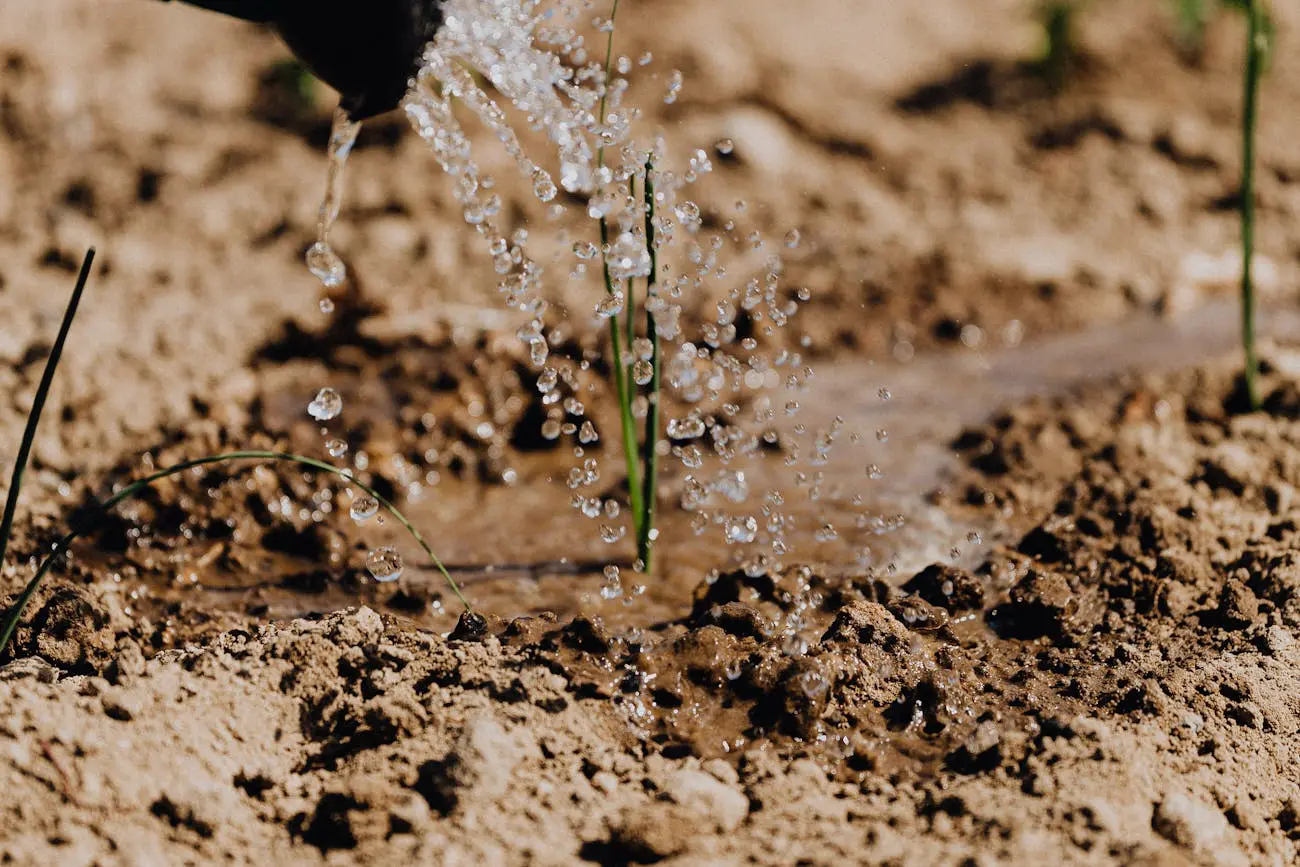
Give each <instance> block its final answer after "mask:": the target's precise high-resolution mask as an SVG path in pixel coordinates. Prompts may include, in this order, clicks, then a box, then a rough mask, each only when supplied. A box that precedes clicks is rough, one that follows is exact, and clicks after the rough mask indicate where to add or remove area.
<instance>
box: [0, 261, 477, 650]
mask: <svg viewBox="0 0 1300 867" xmlns="http://www.w3.org/2000/svg"><path fill="white" fill-rule="evenodd" d="M94 261H95V251H94V250H93V249H92V250H90V251H88V252H87V253H86V258H85V260H84V262H83V263H82V266H81V274H80V276H79V277H78V278H77V285H76V288H75V289H74V290H73V293H72V297H71V299H70V300H69V302H68V306H67V309H66V310H65V311H64V314H63V322H62V325H61V326H60V328H59V334H58V337H57V338H56V339H55V341H54V346H53V347H52V348H51V350H50V355H49V358H47V359H46V361H45V371H44V373H43V374H42V375H41V381H40V384H39V385H38V386H37V389H36V396H35V398H34V399H33V401H32V411H31V412H30V413H29V414H28V416H27V424H26V427H25V429H24V431H23V438H22V442H21V444H20V446H19V448H18V455H17V457H16V458H15V460H14V468H13V474H12V476H11V477H10V481H9V493H8V496H7V498H6V501H5V510H4V515H3V518H0V564H3V563H4V557H5V554H6V553H7V551H8V548H9V540H10V537H11V535H12V531H13V522H14V514H15V512H16V511H17V507H18V497H19V492H20V490H21V489H22V483H23V474H24V472H25V470H26V468H27V462H28V460H29V458H30V456H31V450H32V444H33V443H34V442H35V439H36V430H37V427H38V426H39V424H40V417H41V411H42V410H43V409H44V407H45V401H46V398H47V397H48V396H49V391H50V386H51V385H52V384H53V382H54V373H55V370H56V369H57V368H58V364H59V359H60V357H61V356H62V354H63V347H64V344H65V343H66V342H67V337H68V332H69V330H70V329H71V328H72V321H73V319H74V318H75V317H76V314H77V307H78V305H79V304H80V302H81V296H82V293H83V292H84V291H85V288H86V283H87V281H88V280H89V278H90V269H91V266H92V264H93V263H94ZM248 460H256V461H281V462H288V463H293V464H297V465H299V466H303V467H307V468H309V469H313V470H317V471H319V472H323V473H329V474H331V475H334V476H337V477H338V478H340V479H342V480H343V481H345V482H346V483H348V484H349V485H354V486H356V487H357V488H359V489H360V490H362V491H364V492H365V493H366V494H367V495H368V496H370V497H373V498H374V499H375V501H376V502H378V503H379V504H380V506H381V507H383V508H384V509H385V510H386V511H387V512H388V513H389V514H390V515H392V516H393V518H394V519H395V520H396V521H397V522H398V523H399V524H401V525H402V527H403V528H405V529H406V531H407V532H408V533H409V534H410V535H411V537H412V538H413V539H414V540H415V542H416V544H418V545H419V546H420V548H421V549H422V550H423V551H424V553H425V554H426V555H428V557H429V559H430V560H431V561H432V562H433V565H434V566H435V568H437V570H438V571H439V572H440V573H442V576H443V578H445V579H446V580H447V584H448V585H449V586H450V587H451V590H452V592H453V593H454V594H455V595H456V598H457V599H459V600H460V602H461V604H462V605H464V606H465V610H467V611H469V610H472V607H471V606H470V604H469V601H468V600H467V599H466V598H465V596H464V595H463V594H462V593H461V590H460V587H459V586H458V585H457V584H456V582H455V580H454V579H452V577H451V574H450V573H449V572H448V571H447V568H446V567H445V566H444V565H443V563H442V561H441V560H439V559H438V556H437V555H436V554H434V552H433V548H432V547H430V545H429V543H428V542H426V541H425V539H424V537H423V536H422V535H421V534H420V532H419V531H418V530H417V529H416V528H415V526H414V525H413V524H412V523H411V522H410V521H409V520H408V519H407V518H406V516H405V515H403V514H402V513H401V512H400V511H398V509H397V507H396V506H394V505H393V504H392V503H391V502H390V501H389V500H388V499H386V498H385V497H384V496H383V495H381V494H380V493H379V492H378V491H376V490H375V489H374V488H372V487H370V486H369V485H366V484H364V483H362V482H360V481H358V480H357V479H356V478H355V477H354V476H353V474H352V472H351V471H350V470H347V469H341V468H339V467H336V466H333V465H331V464H327V463H325V462H324V461H318V460H316V459H315V458H309V457H304V456H302V455H295V454H289V453H285V452H272V451H235V452H227V453H225V454H218V455H209V456H207V457H202V458H195V459H193V460H188V461H183V462H181V463H178V464H176V465H174V466H170V467H166V468H164V469H161V470H158V471H157V472H155V473H152V474H150V475H148V476H146V477H144V478H142V479H137V480H136V481H134V482H131V483H130V484H128V485H126V486H125V487H123V488H122V490H120V491H118V492H117V493H115V494H114V495H113V496H111V497H109V498H108V499H106V500H104V501H102V502H100V503H96V504H95V507H94V508H93V509H92V511H91V513H90V514H91V519H90V520H88V521H81V522H78V524H77V526H75V527H73V528H71V529H70V530H69V531H68V532H67V533H66V534H65V535H64V536H63V537H62V538H60V539H59V540H58V541H57V542H55V544H54V545H53V546H52V547H51V549H50V551H49V553H47V554H46V555H45V558H44V559H43V560H42V561H41V563H40V565H39V566H38V567H37V569H36V573H35V575H33V576H32V578H31V580H30V581H28V582H27V585H26V587H24V588H23V591H22V592H21V593H20V594H19V595H18V598H17V599H16V600H15V601H14V603H13V604H12V605H11V606H10V607H9V611H8V612H7V613H6V614H5V616H4V619H3V621H2V622H0V653H3V652H4V650H5V648H6V647H7V646H8V644H9V642H10V640H11V639H12V638H13V635H14V632H15V631H17V629H18V623H19V620H20V618H21V617H22V613H23V610H24V609H25V608H26V607H27V604H28V603H29V602H30V601H31V599H32V596H34V595H35V593H36V591H37V589H38V588H39V587H40V585H41V581H42V580H43V579H44V578H45V576H46V575H47V574H48V573H49V571H50V570H51V569H52V568H53V567H54V565H55V563H57V562H58V560H59V558H60V557H62V556H63V555H64V554H65V553H67V551H68V549H69V547H70V546H71V545H72V543H73V542H75V541H76V540H77V539H78V538H80V537H81V536H83V535H85V534H86V533H87V532H89V531H90V530H91V529H93V528H94V525H95V519H96V518H100V517H102V516H104V515H106V514H108V513H109V512H110V511H112V510H113V509H114V508H116V507H117V506H118V505H120V504H121V503H123V502H124V501H126V500H129V499H131V498H133V497H135V496H137V495H139V494H141V493H143V492H144V491H145V490H146V489H148V488H149V487H151V486H152V485H154V484H156V483H157V482H160V481H162V480H163V479H166V478H170V477H172V476H175V475H179V474H180V473H183V472H185V471H187V470H190V469H193V468H195V467H203V466H209V465H212V464H224V463H229V462H232V461H248Z"/></svg>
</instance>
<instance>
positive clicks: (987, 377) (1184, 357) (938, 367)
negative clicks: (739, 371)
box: [188, 301, 1300, 630]
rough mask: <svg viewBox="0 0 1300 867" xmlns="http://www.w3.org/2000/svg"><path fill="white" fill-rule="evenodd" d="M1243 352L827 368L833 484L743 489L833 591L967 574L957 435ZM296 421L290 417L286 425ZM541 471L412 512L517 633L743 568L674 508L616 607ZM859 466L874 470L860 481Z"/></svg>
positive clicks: (684, 607)
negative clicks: (1037, 399)
mask: <svg viewBox="0 0 1300 867" xmlns="http://www.w3.org/2000/svg"><path fill="white" fill-rule="evenodd" d="M1261 327H1262V331H1263V333H1264V335H1265V336H1266V337H1267V336H1282V335H1286V334H1293V333H1297V332H1298V331H1300V314H1298V313H1296V312H1294V311H1282V310H1276V311H1267V312H1266V314H1265V315H1264V316H1263V317H1262V319H1261ZM1236 340H1237V333H1236V307H1235V305H1234V304H1233V303H1231V302H1227V301H1224V302H1217V301H1216V302H1213V303H1211V304H1209V305H1207V306H1205V307H1203V308H1201V309H1200V310H1198V311H1195V312H1193V313H1190V314H1188V315H1186V316H1184V317H1181V318H1179V319H1176V320H1164V319H1156V318H1142V319H1137V320H1134V321H1131V322H1127V323H1121V324H1118V325H1113V326H1107V327H1103V328H1097V329H1091V330H1087V331H1082V332H1078V333H1073V334H1067V335H1061V336H1053V337H1045V338H1041V339H1032V338H1031V339H1028V340H1026V341H1025V342H1024V343H1022V344H1021V345H1019V346H1015V347H1005V348H997V349H993V350H989V351H978V352H976V351H970V352H960V353H948V354H941V355H933V356H922V357H919V358H917V359H915V360H914V361H912V362H910V363H908V364H894V363H890V364H872V363H863V362H847V363H846V362H839V363H823V364H820V365H818V366H817V369H816V374H815V376H814V377H813V378H812V379H811V380H810V381H809V382H808V384H807V386H806V388H805V390H804V392H803V394H802V395H801V398H800V400H801V403H802V405H803V408H802V411H801V413H800V415H799V418H798V421H799V422H800V423H801V424H804V425H807V426H809V427H812V426H814V425H820V426H829V425H832V424H834V423H835V420H836V418H838V419H839V425H838V427H839V432H840V433H839V435H838V439H837V442H836V443H835V445H834V447H833V448H831V449H830V450H829V451H828V452H827V455H826V460H825V463H824V464H823V465H821V466H819V467H817V471H819V472H821V473H822V474H823V476H824V480H823V481H822V482H821V483H820V484H817V485H814V486H811V490H816V491H817V494H816V499H814V498H813V497H812V496H810V487H809V486H804V487H794V486H792V485H790V482H789V477H790V473H789V469H788V468H787V467H785V466H784V464H783V462H782V461H781V459H780V457H779V453H775V452H774V453H773V454H772V456H771V459H770V460H758V461H755V462H753V463H752V464H751V466H749V467H747V468H746V473H747V474H748V476H749V480H750V484H751V485H753V486H754V487H760V486H763V485H769V486H770V485H782V484H784V485H785V486H786V490H787V491H788V497H789V500H790V502H788V504H787V507H788V510H789V512H790V513H791V514H792V515H794V516H795V529H794V531H793V532H792V533H791V534H790V536H789V539H790V549H791V550H790V553H789V555H788V558H787V562H789V563H800V564H809V565H811V566H813V567H814V568H815V569H820V570H821V571H822V572H823V573H824V574H827V575H835V574H863V573H867V572H868V571H870V572H873V573H874V574H875V575H877V576H878V577H881V578H884V579H885V580H888V581H890V582H891V583H901V582H902V581H904V580H906V579H907V578H908V577H910V576H911V575H912V574H914V573H915V572H917V571H919V570H920V569H922V568H923V567H925V566H926V565H929V564H930V563H934V562H950V563H955V564H958V565H964V566H968V567H969V566H973V565H975V564H976V563H977V562H978V561H979V560H980V559H982V557H983V553H984V549H985V547H986V545H987V543H988V542H990V541H994V540H996V539H997V538H998V533H999V530H998V527H997V526H994V525H991V524H982V525H976V524H972V523H969V522H967V521H965V520H958V519H954V518H953V517H952V516H950V515H948V514H947V513H945V512H944V511H943V510H942V509H940V508H938V507H937V506H935V505H933V504H932V503H931V502H930V501H929V500H930V497H929V495H930V494H931V492H932V491H933V490H934V489H935V488H937V487H939V486H941V485H942V484H943V483H944V480H945V478H946V477H947V476H948V475H949V474H950V473H951V472H952V470H953V469H954V466H955V465H954V461H955V457H954V454H953V452H952V450H951V448H950V444H951V442H952V440H953V439H954V438H955V437H956V436H957V435H958V434H959V433H960V432H961V431H962V429H963V428H965V427H968V426H972V425H978V424H981V423H984V422H985V421H987V420H988V419H989V418H990V417H991V416H992V415H993V414H994V413H996V412H997V411H999V410H1000V409H1002V408H1004V407H1006V406H1008V405H1011V404H1015V403H1017V402H1019V401H1022V400H1025V399H1027V398H1030V397H1033V396H1040V395H1041V396H1046V395H1065V394H1069V393H1070V392H1071V391H1072V390H1074V389H1077V388H1080V387H1082V386H1084V385H1086V384H1088V383H1095V382H1100V381H1104V380H1107V379H1110V378H1113V377H1115V376H1118V375H1120V374H1123V373H1128V372H1132V373H1144V372H1160V371H1164V370H1173V369H1177V368H1182V367H1189V366H1194V365H1196V364H1198V363H1202V362H1204V361H1206V360H1207V359H1208V358H1210V357H1212V356H1214V355H1219V354H1223V353H1229V352H1232V351H1233V350H1234V348H1235V346H1236ZM882 394H887V395H888V399H882ZM296 409H297V407H296V404H295V405H294V406H292V407H288V406H287V407H286V409H285V411H286V412H292V411H295V410H296ZM855 433H856V434H857V436H856V437H854V438H853V440H851V437H853V434H855ZM547 461H549V462H550V463H551V464H553V465H554V466H553V467H549V468H548V464H547V463H542V464H540V465H539V466H535V467H533V468H532V470H531V471H530V472H529V473H528V474H527V477H526V478H525V479H521V481H520V482H519V483H518V484H517V485H515V486H503V485H495V486H492V485H482V484H475V483H468V482H459V481H452V480H449V481H446V482H444V483H442V484H441V485H439V486H438V487H437V488H434V489H431V491H430V492H429V493H428V494H427V495H426V496H425V497H423V498H421V499H420V500H418V501H416V502H413V503H408V504H407V505H406V506H405V507H404V508H405V511H406V513H407V515H408V516H409V517H410V518H411V519H412V521H413V522H414V523H415V524H416V526H417V527H418V528H419V529H420V530H421V532H423V533H424V534H425V535H426V537H427V538H428V539H429V540H430V541H431V543H432V544H433V546H434V548H435V550H437V551H438V552H439V555H440V556H441V557H442V558H443V559H444V560H445V562H447V564H448V565H449V567H450V568H451V569H452V573H453V575H454V576H455V577H456V579H457V580H458V581H459V582H460V583H461V584H462V586H464V587H465V589H466V592H467V594H468V595H469V597H470V599H471V600H472V601H473V602H474V604H475V605H476V606H477V607H479V608H480V609H482V610H484V611H487V612H490V613H492V614H495V615H498V616H501V617H504V618H507V619H509V618H511V617H514V616H519V615H530V614H536V613H539V612H542V611H551V612H554V613H556V614H557V615H559V616H560V617H561V618H564V617H566V616H572V615H575V614H578V613H582V612H585V613H590V614H599V615H600V616H601V617H602V618H603V619H604V620H605V621H606V622H607V623H608V624H609V625H610V626H613V627H644V626H647V625H652V624H658V623H663V622H667V621H670V620H673V619H676V618H679V617H681V616H683V615H685V614H686V613H687V612H689V610H690V608H691V604H692V593H693V591H694V590H695V589H696V587H697V586H698V585H699V584H700V581H701V579H702V578H704V577H705V576H707V575H708V574H709V573H710V572H715V573H716V572H726V571H728V570H729V569H734V568H737V567H739V566H740V565H741V564H742V563H743V562H745V551H744V549H743V546H737V547H733V546H726V545H723V544H720V543H719V540H718V539H717V538H716V537H714V536H712V535H704V536H697V535H696V534H695V533H694V532H693V530H692V528H691V526H690V523H689V516H688V515H687V514H686V513H684V512H683V511H682V510H680V509H674V508H671V507H669V508H666V509H665V510H664V513H663V520H662V536H661V539H662V542H661V544H660V547H659V558H660V559H659V563H658V565H657V567H656V574H655V575H653V576H650V577H645V576H637V580H638V581H640V582H643V583H641V584H634V585H631V588H632V589H631V592H629V593H627V594H625V595H624V596H623V597H621V598H618V599H603V598H602V597H601V593H600V590H601V587H602V585H603V584H604V583H605V575H604V570H605V569H606V568H607V567H608V566H610V565H617V564H619V563H620V562H622V561H625V560H628V559H630V545H629V544H627V543H624V544H621V545H613V546H611V545H609V544H606V543H605V542H603V541H602V540H601V539H600V537H599V535H598V533H597V532H596V528H595V525H594V524H593V522H592V521H591V520H589V519H587V518H585V517H584V516H583V515H582V514H581V513H580V512H578V511H575V510H574V509H573V508H572V506H571V504H570V496H571V492H570V491H569V489H568V488H567V487H566V486H565V484H564V483H563V474H564V473H566V472H567V471H568V469H569V462H568V461H566V460H564V459H563V458H561V459H559V460H556V459H555V457H551V458H548V459H547ZM864 467H868V468H872V471H869V472H867V473H865V474H864V471H863V470H864ZM676 481H677V480H676V479H674V478H673V477H672V476H671V475H670V476H669V477H668V478H667V479H666V480H665V491H666V494H665V501H666V502H669V503H671V502H672V501H673V499H674V498H675V497H676V496H678V494H677V493H676V491H677V488H676V487H675V482H676ZM828 527H833V528H834V529H833V531H829V532H828V530H827V528H828ZM366 535H367V542H368V543H369V544H372V545H379V544H393V545H396V546H404V545H406V544H407V541H408V540H405V539H404V538H403V536H402V535H401V533H400V531H399V530H398V529H396V528H395V527H393V526H391V522H390V525H386V526H381V527H377V528H375V527H372V528H371V529H370V530H368V531H367V533H366ZM622 565H623V567H624V568H625V569H626V567H627V565H628V564H627V563H626V562H622ZM272 568H274V567H273V566H272ZM628 571H629V572H630V570H628ZM204 583H205V586H206V585H207V582H206V581H205V582H204ZM443 590H444V587H443V580H442V577H441V576H440V575H439V574H438V573H437V572H436V571H434V570H433V569H432V568H431V567H428V568H427V567H426V566H425V565H424V564H422V563H420V562H419V561H418V560H417V559H416V558H415V557H414V556H412V557H411V558H410V560H409V561H408V565H407V569H406V571H405V574H404V575H403V577H402V579H401V581H400V582H398V584H397V585H396V586H395V587H393V588H391V589H390V593H395V594H397V597H398V598H399V599H404V600H407V601H408V602H409V600H410V599H428V598H435V599H436V598H437V597H438V596H440V595H443V593H442V591H443ZM196 594H197V595H196ZM256 594H257V599H258V601H259V603H260V605H261V606H264V607H263V608H262V610H263V612H264V614H265V616H270V617H292V616H298V615H302V614H307V613H312V612H320V611H328V610H333V609H336V608H338V607H342V606H346V605H349V604H356V602H357V601H358V599H357V597H356V595H354V594H352V593H350V592H349V591H348V590H346V589H345V588H343V587H327V588H324V589H323V590H321V592H318V593H313V594H310V595H304V594H303V593H300V592H297V591H295V590H293V589H288V588H281V587H278V586H274V585H273V584H267V585H263V586H261V587H259V588H258V589H257V590H256ZM204 596H210V597H211V598H210V599H204V598H203V597H204ZM246 596H247V593H243V594H241V593H240V592H239V588H238V587H237V586H233V587H231V588H230V589H229V590H228V591H218V592H212V591H209V590H204V589H196V590H191V591H189V596H188V599H189V600H190V601H191V602H196V603H198V604H199V605H200V606H204V605H207V604H209V603H210V604H211V605H212V606H213V607H214V608H218V609H221V608H229V607H231V606H232V605H244V604H246V603H245V599H246ZM366 601H368V602H370V603H371V604H374V600H366ZM379 601H381V602H382V601H383V597H381V598H380V600H379ZM398 608H399V613H401V614H403V615H405V616H408V617H411V618H412V619H413V620H414V621H415V622H416V623H417V624H419V625H422V626H426V627H431V628H435V629H440V630H445V629H449V628H450V627H451V625H452V624H453V623H454V618H455V616H456V614H457V613H458V612H457V611H456V609H455V606H454V605H452V604H447V606H446V608H444V607H443V606H442V604H440V603H437V602H435V604H434V605H433V606H432V607H431V608H429V610H428V611H427V612H426V611H423V610H419V609H416V610H412V608H411V606H409V605H407V606H398Z"/></svg>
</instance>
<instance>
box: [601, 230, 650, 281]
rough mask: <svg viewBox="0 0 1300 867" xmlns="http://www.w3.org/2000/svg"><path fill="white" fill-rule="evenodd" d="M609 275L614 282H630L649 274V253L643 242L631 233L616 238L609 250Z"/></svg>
mask: <svg viewBox="0 0 1300 867" xmlns="http://www.w3.org/2000/svg"><path fill="white" fill-rule="evenodd" d="M608 261H609V273H610V276H611V277H613V278H614V279H615V280H631V279H634V278H636V277H647V276H649V274H650V268H651V262H650V252H649V251H648V250H646V247H645V242H644V241H642V240H641V239H640V238H638V237H637V236H636V235H634V234H632V233H631V232H624V233H623V234H621V235H619V236H618V240H616V241H615V242H614V243H613V244H611V245H610V248H609V256H608Z"/></svg>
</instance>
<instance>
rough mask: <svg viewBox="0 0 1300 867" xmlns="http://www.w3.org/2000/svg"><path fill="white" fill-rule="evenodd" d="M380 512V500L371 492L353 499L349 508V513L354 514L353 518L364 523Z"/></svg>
mask: <svg viewBox="0 0 1300 867" xmlns="http://www.w3.org/2000/svg"><path fill="white" fill-rule="evenodd" d="M378 513H379V501H378V500H376V499H375V498H374V497H372V496H370V495H369V494H365V495H362V496H360V497H357V498H356V499H355V500H353V501H352V508H350V509H349V510H348V514H350V515H351V516H352V520H354V521H356V522H357V523H358V524H363V523H365V522H366V521H369V520H370V519H371V518H373V517H374V516H375V515H377V514H378Z"/></svg>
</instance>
